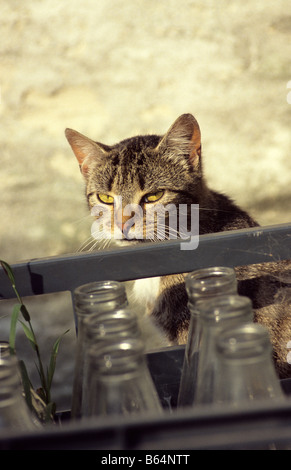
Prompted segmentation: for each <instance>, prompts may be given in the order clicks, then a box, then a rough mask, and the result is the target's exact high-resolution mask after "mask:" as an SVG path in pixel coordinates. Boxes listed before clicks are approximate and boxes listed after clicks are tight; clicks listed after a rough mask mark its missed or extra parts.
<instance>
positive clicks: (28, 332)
mask: <svg viewBox="0 0 291 470" xmlns="http://www.w3.org/2000/svg"><path fill="white" fill-rule="evenodd" d="M19 322H20V323H21V325H22V328H23V331H24V333H25V336H26V337H27V339H28V340H29V342H30V344H31V345H32V347H33V349H34V350H36V349H37V342H36V339H35V336H34V334H33V332H32V331H31V330H30V329H29V328H28V327H27V326H26V324H25V323H23V321H21V320H19Z"/></svg>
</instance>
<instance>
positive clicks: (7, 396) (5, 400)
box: [0, 355, 37, 433]
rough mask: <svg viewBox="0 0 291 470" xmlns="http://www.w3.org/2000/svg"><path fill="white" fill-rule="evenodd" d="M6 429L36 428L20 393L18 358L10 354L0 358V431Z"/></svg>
mask: <svg viewBox="0 0 291 470" xmlns="http://www.w3.org/2000/svg"><path fill="white" fill-rule="evenodd" d="M7 429H15V430H19V431H28V430H36V429H37V426H36V424H35V422H34V419H33V417H32V414H31V413H30V411H29V409H28V406H27V404H26V402H25V399H24V397H23V395H22V384H21V380H20V371H19V368H18V360H17V358H16V356H12V355H6V356H4V357H1V358H0V433H1V432H2V431H3V430H5V431H6V430H7Z"/></svg>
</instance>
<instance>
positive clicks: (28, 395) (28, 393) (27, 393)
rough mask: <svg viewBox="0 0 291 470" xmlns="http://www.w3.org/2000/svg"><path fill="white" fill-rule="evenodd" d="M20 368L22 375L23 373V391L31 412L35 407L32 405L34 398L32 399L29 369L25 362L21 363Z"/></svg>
mask: <svg viewBox="0 0 291 470" xmlns="http://www.w3.org/2000/svg"><path fill="white" fill-rule="evenodd" d="M19 368H20V373H21V378H22V385H23V390H24V395H25V400H26V403H27V405H28V407H29V409H30V410H33V405H32V398H31V387H32V385H31V382H30V380H29V377H28V373H27V369H26V366H25V364H24V362H23V361H22V360H21V361H19Z"/></svg>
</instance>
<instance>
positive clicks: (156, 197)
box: [143, 191, 164, 203]
mask: <svg viewBox="0 0 291 470" xmlns="http://www.w3.org/2000/svg"><path fill="white" fill-rule="evenodd" d="M163 194H164V191H157V192H156V193H149V194H146V195H145V196H144V197H143V200H144V202H146V203H148V202H156V201H158V200H159V199H161V197H162V196H163Z"/></svg>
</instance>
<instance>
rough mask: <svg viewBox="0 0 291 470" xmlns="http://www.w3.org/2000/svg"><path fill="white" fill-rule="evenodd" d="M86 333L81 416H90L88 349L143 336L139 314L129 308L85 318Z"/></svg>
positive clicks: (96, 349) (96, 348)
mask: <svg viewBox="0 0 291 470" xmlns="http://www.w3.org/2000/svg"><path fill="white" fill-rule="evenodd" d="M85 322H86V334H85V338H84V341H85V344H84V369H83V385H82V405H81V416H82V417H84V416H88V414H89V412H88V393H89V390H90V380H91V376H90V369H91V367H90V360H91V357H90V355H89V354H88V351H89V350H90V348H91V347H92V346H94V349H95V351H98V349H99V350H100V349H101V348H102V347H103V346H104V345H105V344H106V343H108V342H110V343H111V342H112V341H113V342H114V341H117V342H120V341H123V340H126V339H132V338H141V337H142V335H141V330H140V327H139V323H138V319H137V316H136V315H135V314H134V312H133V311H132V310H130V309H129V308H123V309H119V310H115V311H113V312H109V313H105V314H102V315H99V316H98V317H96V316H93V317H89V318H87V319H86V320H85Z"/></svg>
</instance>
